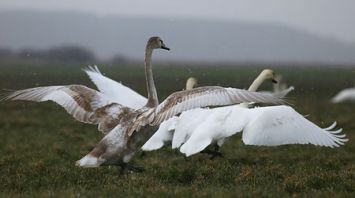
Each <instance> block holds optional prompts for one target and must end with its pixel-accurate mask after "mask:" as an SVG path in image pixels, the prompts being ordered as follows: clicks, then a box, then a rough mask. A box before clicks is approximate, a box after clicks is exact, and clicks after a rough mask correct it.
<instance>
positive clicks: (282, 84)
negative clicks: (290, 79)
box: [273, 74, 287, 93]
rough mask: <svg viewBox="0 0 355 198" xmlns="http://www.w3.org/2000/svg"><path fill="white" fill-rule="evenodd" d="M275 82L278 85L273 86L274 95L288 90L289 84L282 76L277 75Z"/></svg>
mask: <svg viewBox="0 0 355 198" xmlns="http://www.w3.org/2000/svg"><path fill="white" fill-rule="evenodd" d="M275 80H276V81H277V83H274V85H273V91H274V93H280V92H282V91H283V90H286V89H287V84H286V83H285V82H284V80H283V77H282V76H281V75H280V74H278V75H275Z"/></svg>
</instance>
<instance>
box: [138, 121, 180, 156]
mask: <svg viewBox="0 0 355 198" xmlns="http://www.w3.org/2000/svg"><path fill="white" fill-rule="evenodd" d="M178 119H179V118H178V117H176V116H175V117H172V118H170V119H169V120H167V121H165V122H163V123H161V124H160V126H159V129H158V130H157V131H156V132H155V133H154V135H153V136H152V137H151V138H150V139H149V140H148V141H147V142H146V143H145V144H144V145H143V146H142V150H143V151H153V150H157V149H160V148H161V147H163V146H164V143H165V142H167V141H171V139H172V138H173V133H174V129H175V124H176V121H177V120H178Z"/></svg>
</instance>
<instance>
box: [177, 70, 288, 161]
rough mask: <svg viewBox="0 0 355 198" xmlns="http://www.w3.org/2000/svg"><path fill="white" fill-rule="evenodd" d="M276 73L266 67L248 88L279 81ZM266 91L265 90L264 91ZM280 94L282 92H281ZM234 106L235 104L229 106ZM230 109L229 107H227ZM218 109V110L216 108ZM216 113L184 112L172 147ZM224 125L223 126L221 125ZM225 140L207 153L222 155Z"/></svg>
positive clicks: (178, 145)
mask: <svg viewBox="0 0 355 198" xmlns="http://www.w3.org/2000/svg"><path fill="white" fill-rule="evenodd" d="M275 76H276V75H275V73H274V71H273V70H271V69H264V70H263V71H262V72H261V73H260V74H259V75H258V77H257V78H256V79H255V80H254V81H253V82H252V84H251V85H250V87H249V88H248V91H256V90H257V89H258V88H259V87H260V85H261V84H262V83H263V82H264V81H266V80H270V81H271V82H273V83H274V84H276V83H278V82H277V81H276V79H275ZM292 90H293V87H290V88H289V89H287V90H284V91H283V92H282V94H283V96H285V95H287V94H288V93H289V92H290V91H292ZM264 93H265V92H264ZM266 94H271V93H266ZM279 94H280V93H279ZM235 106H240V107H244V108H248V107H249V104H248V103H242V104H239V105H235ZM229 108H233V106H231V107H229ZM227 109H228V108H227ZM216 111H217V110H216ZM213 114H214V109H210V110H208V109H193V110H190V111H187V112H184V113H182V114H181V116H180V119H179V120H178V121H177V123H176V126H175V133H174V136H173V139H172V148H173V149H175V148H179V147H180V146H181V145H182V144H183V143H184V142H185V141H186V140H187V139H188V138H189V137H190V136H191V135H192V133H193V132H194V131H195V129H196V128H197V127H198V126H199V125H201V123H204V122H205V120H206V119H208V118H209V117H211V116H212V117H213ZM226 116H228V113H226V115H224V116H222V117H220V118H217V119H222V120H223V119H226ZM221 127H223V126H221ZM224 141H225V138H220V139H219V140H218V141H216V143H217V144H216V145H215V151H211V150H207V151H206V152H205V153H208V154H212V157H214V156H216V155H221V153H219V152H218V150H219V147H221V146H222V145H223V143H224Z"/></svg>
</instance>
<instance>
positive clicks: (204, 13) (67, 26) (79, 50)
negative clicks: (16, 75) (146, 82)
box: [0, 0, 355, 66]
mask: <svg viewBox="0 0 355 198" xmlns="http://www.w3.org/2000/svg"><path fill="white" fill-rule="evenodd" d="M354 7H355V2H354V1H351V0H344V1H341V2H335V1H331V0H314V1H311V2H310V1H307V0H299V1H294V2H285V1H282V0H270V1H267V2H266V1H265V2H260V1H255V0H252V1H250V0H238V1H235V0H225V1H222V2H221V1H218V0H194V1H188V0H180V1H174V2H172V1H165V0H152V1H139V0H125V1H121V0H120V1H117V0H105V1H93V0H76V1H70V0H63V1H48V0H27V1H22V0H2V1H1V3H0V28H1V31H0V49H1V50H0V57H1V61H6V60H8V61H12V60H19V59H21V60H38V61H48V62H63V63H72V62H74V63H78V64H82V65H85V64H88V63H98V62H107V63H122V62H123V61H136V60H137V61H139V62H142V60H143V54H144V46H145V43H146V40H147V39H148V38H149V37H150V36H153V35H158V36H160V37H162V38H163V40H165V42H166V44H167V45H168V46H170V48H171V49H172V51H171V53H160V54H159V56H157V57H156V58H155V59H158V60H161V61H174V62H180V63H181V62H199V63H207V64H208V63H210V64H212V63H233V64H234V63H238V64H245V63H248V64H250V63H252V64H258V65H260V64H263V65H265V64H274V65H275V64H278V65H296V64H297V65H299V64H306V65H309V64H312V65H319V64H322V65H331V66H334V65H346V66H352V65H354V64H355V55H354V54H355V25H354V22H353V19H354V12H353V8H354Z"/></svg>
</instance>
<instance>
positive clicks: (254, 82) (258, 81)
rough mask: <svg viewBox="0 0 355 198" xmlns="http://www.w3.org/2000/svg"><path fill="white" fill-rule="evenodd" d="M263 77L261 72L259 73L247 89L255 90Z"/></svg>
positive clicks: (262, 80)
mask: <svg viewBox="0 0 355 198" xmlns="http://www.w3.org/2000/svg"><path fill="white" fill-rule="evenodd" d="M264 80H265V77H264V75H263V74H260V75H259V76H258V77H257V78H256V79H255V80H254V81H253V83H252V84H251V85H250V87H249V89H248V91H256V90H258V88H259V87H260V85H261V84H262V83H263V82H264Z"/></svg>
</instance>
